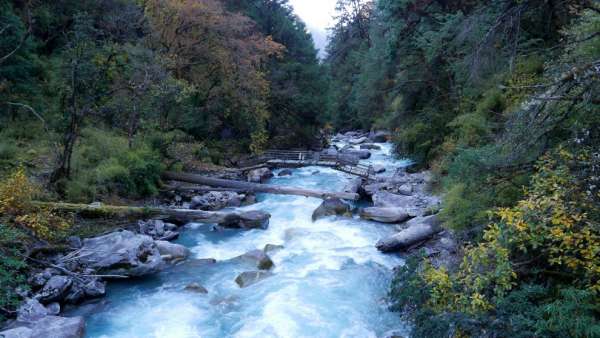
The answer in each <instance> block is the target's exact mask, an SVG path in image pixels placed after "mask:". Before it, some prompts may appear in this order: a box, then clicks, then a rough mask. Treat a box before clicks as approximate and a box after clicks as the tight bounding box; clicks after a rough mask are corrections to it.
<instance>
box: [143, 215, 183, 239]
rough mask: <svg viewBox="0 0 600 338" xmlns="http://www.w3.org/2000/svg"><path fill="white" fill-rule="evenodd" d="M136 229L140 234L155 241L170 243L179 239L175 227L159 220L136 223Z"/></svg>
mask: <svg viewBox="0 0 600 338" xmlns="http://www.w3.org/2000/svg"><path fill="white" fill-rule="evenodd" d="M138 228H139V232H140V233H141V234H143V235H148V236H150V237H152V238H153V239H157V240H164V241H171V240H174V239H176V238H177V237H179V232H177V225H175V224H173V223H165V222H163V221H162V220H159V219H152V220H148V221H138Z"/></svg>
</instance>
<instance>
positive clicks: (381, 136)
mask: <svg viewBox="0 0 600 338" xmlns="http://www.w3.org/2000/svg"><path fill="white" fill-rule="evenodd" d="M389 137H390V133H389V132H387V131H383V130H380V131H375V132H371V133H369V139H370V140H371V141H372V142H377V143H383V142H387V141H388V139H389Z"/></svg>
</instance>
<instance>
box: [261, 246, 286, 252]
mask: <svg viewBox="0 0 600 338" xmlns="http://www.w3.org/2000/svg"><path fill="white" fill-rule="evenodd" d="M281 249H283V245H277V244H266V245H265V247H264V249H263V251H264V252H265V253H267V254H268V253H269V252H272V251H279V250H281Z"/></svg>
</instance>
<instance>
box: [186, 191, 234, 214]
mask: <svg viewBox="0 0 600 338" xmlns="http://www.w3.org/2000/svg"><path fill="white" fill-rule="evenodd" d="M244 197H245V196H244V195H240V194H238V193H236V192H233V191H211V192H208V193H206V194H204V195H202V196H195V197H193V198H192V202H191V203H190V209H200V210H220V209H223V208H230V207H239V206H241V205H242V200H244Z"/></svg>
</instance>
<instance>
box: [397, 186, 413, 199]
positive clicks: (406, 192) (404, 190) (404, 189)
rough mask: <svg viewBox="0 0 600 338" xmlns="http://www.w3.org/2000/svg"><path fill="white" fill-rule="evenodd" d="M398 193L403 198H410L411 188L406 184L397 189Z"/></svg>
mask: <svg viewBox="0 0 600 338" xmlns="http://www.w3.org/2000/svg"><path fill="white" fill-rule="evenodd" d="M398 193H399V194H400V195H404V196H411V195H412V194H413V186H412V184H410V183H406V184H403V185H401V186H400V187H398Z"/></svg>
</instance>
